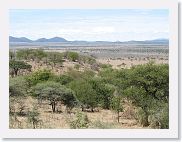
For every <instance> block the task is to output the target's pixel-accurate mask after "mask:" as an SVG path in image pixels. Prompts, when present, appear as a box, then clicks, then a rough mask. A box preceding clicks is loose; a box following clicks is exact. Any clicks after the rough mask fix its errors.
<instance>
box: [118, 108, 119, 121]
mask: <svg viewBox="0 0 182 142" xmlns="http://www.w3.org/2000/svg"><path fill="white" fill-rule="evenodd" d="M118 123H119V111H118Z"/></svg>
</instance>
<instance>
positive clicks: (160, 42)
mask: <svg viewBox="0 0 182 142" xmlns="http://www.w3.org/2000/svg"><path fill="white" fill-rule="evenodd" d="M124 43H128V44H169V40H168V39H154V40H144V41H136V40H130V41H126V42H124Z"/></svg>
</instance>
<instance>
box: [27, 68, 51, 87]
mask: <svg viewBox="0 0 182 142" xmlns="http://www.w3.org/2000/svg"><path fill="white" fill-rule="evenodd" d="M53 78H54V75H53V73H51V71H50V70H45V69H44V70H38V71H35V72H33V73H32V74H30V75H28V76H27V77H26V80H27V82H28V84H29V86H34V85H36V84H37V83H40V82H44V81H48V80H50V79H53Z"/></svg>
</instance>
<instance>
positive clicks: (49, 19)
mask: <svg viewBox="0 0 182 142" xmlns="http://www.w3.org/2000/svg"><path fill="white" fill-rule="evenodd" d="M9 18H10V36H15V37H27V38H29V39H32V40H36V39H38V38H52V37H56V36H58V37H62V38H65V39H67V40H70V41H74V40H86V41H129V40H152V39H157V38H169V11H168V10H167V9H57V10H56V9H39V10H38V9H36V10H35V9H34V10H31V9H29V10H27V9H26V10H23V9H21V10H17V9H16V10H15V9H12V10H10V11H9Z"/></svg>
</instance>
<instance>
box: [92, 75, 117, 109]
mask: <svg viewBox="0 0 182 142" xmlns="http://www.w3.org/2000/svg"><path fill="white" fill-rule="evenodd" d="M90 84H91V85H92V88H93V89H94V90H95V91H96V94H97V100H98V102H99V104H100V105H101V107H103V108H104V109H110V105H111V100H112V97H113V93H114V90H115V88H114V86H113V85H111V84H105V83H104V82H103V80H101V79H100V78H93V79H91V80H90Z"/></svg>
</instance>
